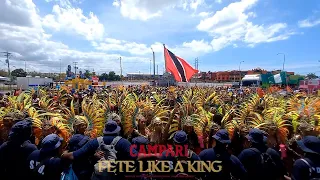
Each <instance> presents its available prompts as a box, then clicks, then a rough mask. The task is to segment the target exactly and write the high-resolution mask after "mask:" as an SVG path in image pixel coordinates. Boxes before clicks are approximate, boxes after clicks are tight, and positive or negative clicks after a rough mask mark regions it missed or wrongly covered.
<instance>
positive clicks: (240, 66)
mask: <svg viewBox="0 0 320 180" xmlns="http://www.w3.org/2000/svg"><path fill="white" fill-rule="evenodd" d="M243 62H244V61H240V63H239V75H240V76H239V77H240V81H241V79H242V76H241V69H240V67H241V63H243Z"/></svg>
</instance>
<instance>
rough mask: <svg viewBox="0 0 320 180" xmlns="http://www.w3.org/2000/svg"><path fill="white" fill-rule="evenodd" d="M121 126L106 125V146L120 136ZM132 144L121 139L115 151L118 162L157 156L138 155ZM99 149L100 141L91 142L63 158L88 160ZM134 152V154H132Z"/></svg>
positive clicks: (104, 135)
mask: <svg viewBox="0 0 320 180" xmlns="http://www.w3.org/2000/svg"><path fill="white" fill-rule="evenodd" d="M120 130H121V128H120V126H118V124H117V122H115V121H112V120H109V121H107V122H106V124H105V128H104V130H103V142H104V144H106V145H110V144H111V142H112V141H113V139H114V138H116V137H118V136H119V133H120ZM130 147H131V143H130V142H129V141H128V140H127V139H125V138H121V139H120V140H119V141H118V142H117V144H116V145H115V150H116V151H117V154H116V156H117V160H136V159H137V158H142V157H143V158H148V157H150V156H156V155H146V154H141V153H138V152H137V151H136V150H135V149H131V148H130ZM98 148H99V142H98V139H97V138H95V139H92V140H90V141H89V142H88V143H87V144H86V145H84V146H83V147H82V148H80V149H79V150H76V151H73V152H67V153H64V154H63V155H62V156H61V157H62V158H63V159H69V160H73V161H74V160H77V159H80V158H88V157H89V156H93V155H95V154H96V151H97V150H98ZM130 151H132V152H130ZM130 154H138V157H136V156H134V157H132V156H130Z"/></svg>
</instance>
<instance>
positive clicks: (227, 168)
mask: <svg viewBox="0 0 320 180" xmlns="http://www.w3.org/2000/svg"><path fill="white" fill-rule="evenodd" d="M213 139H214V140H215V146H214V147H213V148H209V149H205V150H203V151H201V153H200V154H199V157H200V159H201V161H205V162H207V161H210V162H214V161H221V166H222V170H221V171H220V172H210V173H209V172H208V173H205V174H204V179H215V180H220V179H221V180H228V179H231V178H233V177H235V178H237V179H246V170H245V169H244V167H243V165H242V164H241V162H240V161H239V159H238V158H237V157H236V156H234V155H231V154H230V153H229V152H228V150H227V148H228V145H230V144H231V140H230V138H229V133H228V132H227V130H225V129H220V130H219V131H217V133H216V134H215V135H213Z"/></svg>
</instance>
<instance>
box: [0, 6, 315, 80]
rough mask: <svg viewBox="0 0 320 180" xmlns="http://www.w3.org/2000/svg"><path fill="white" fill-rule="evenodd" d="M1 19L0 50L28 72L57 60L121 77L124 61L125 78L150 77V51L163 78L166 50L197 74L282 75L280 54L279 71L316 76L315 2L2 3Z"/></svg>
mask: <svg viewBox="0 0 320 180" xmlns="http://www.w3.org/2000/svg"><path fill="white" fill-rule="evenodd" d="M8 2H11V3H8ZM0 12H6V13H0V50H1V51H10V52H12V53H13V54H14V55H13V56H12V58H11V61H12V66H15V67H24V63H21V62H22V61H26V63H27V70H29V71H33V70H35V71H45V72H59V70H60V68H59V67H60V61H59V59H61V64H62V65H61V66H62V69H63V71H64V70H65V68H66V66H67V65H68V64H72V62H74V61H77V62H79V63H78V64H79V67H80V69H82V70H84V69H90V70H95V71H97V72H98V73H102V72H108V71H111V70H114V71H116V72H117V73H119V72H120V66H119V57H122V62H123V73H124V74H126V73H132V72H139V71H140V72H141V73H149V72H150V69H149V68H150V59H151V58H152V51H151V47H152V48H153V49H154V51H155V53H156V63H157V65H158V66H159V73H162V71H163V68H164V59H163V46H162V43H165V44H166V46H167V47H168V49H170V50H171V51H172V52H173V53H175V54H176V55H178V56H180V57H182V58H184V59H185V60H187V61H188V62H189V63H190V64H191V65H194V59H195V58H196V57H198V58H199V70H200V71H223V70H233V69H238V68H239V62H240V61H244V63H242V65H241V69H245V70H247V69H253V68H256V67H260V68H263V69H267V70H274V69H281V68H282V63H283V56H282V55H277V53H284V54H285V55H286V62H285V70H287V71H295V72H297V73H300V74H307V73H310V72H313V73H317V74H318V75H320V63H319V60H320V51H319V45H318V44H319V40H320V1H318V0H307V1H304V0H294V1H292V0H291V1H289V0H281V1H279V0H152V1H150V0H6V1H1V2H0ZM6 14H11V15H12V16H10V17H8V16H7V15H6ZM0 60H3V59H0Z"/></svg>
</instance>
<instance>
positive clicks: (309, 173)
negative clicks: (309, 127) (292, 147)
mask: <svg viewBox="0 0 320 180" xmlns="http://www.w3.org/2000/svg"><path fill="white" fill-rule="evenodd" d="M297 144H298V146H299V147H300V148H301V150H302V151H303V152H304V157H303V158H301V159H298V160H296V161H295V163H294V165H293V170H292V174H291V178H292V180H310V179H320V139H319V138H318V137H316V136H306V137H304V138H303V139H302V140H300V141H297Z"/></svg>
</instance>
